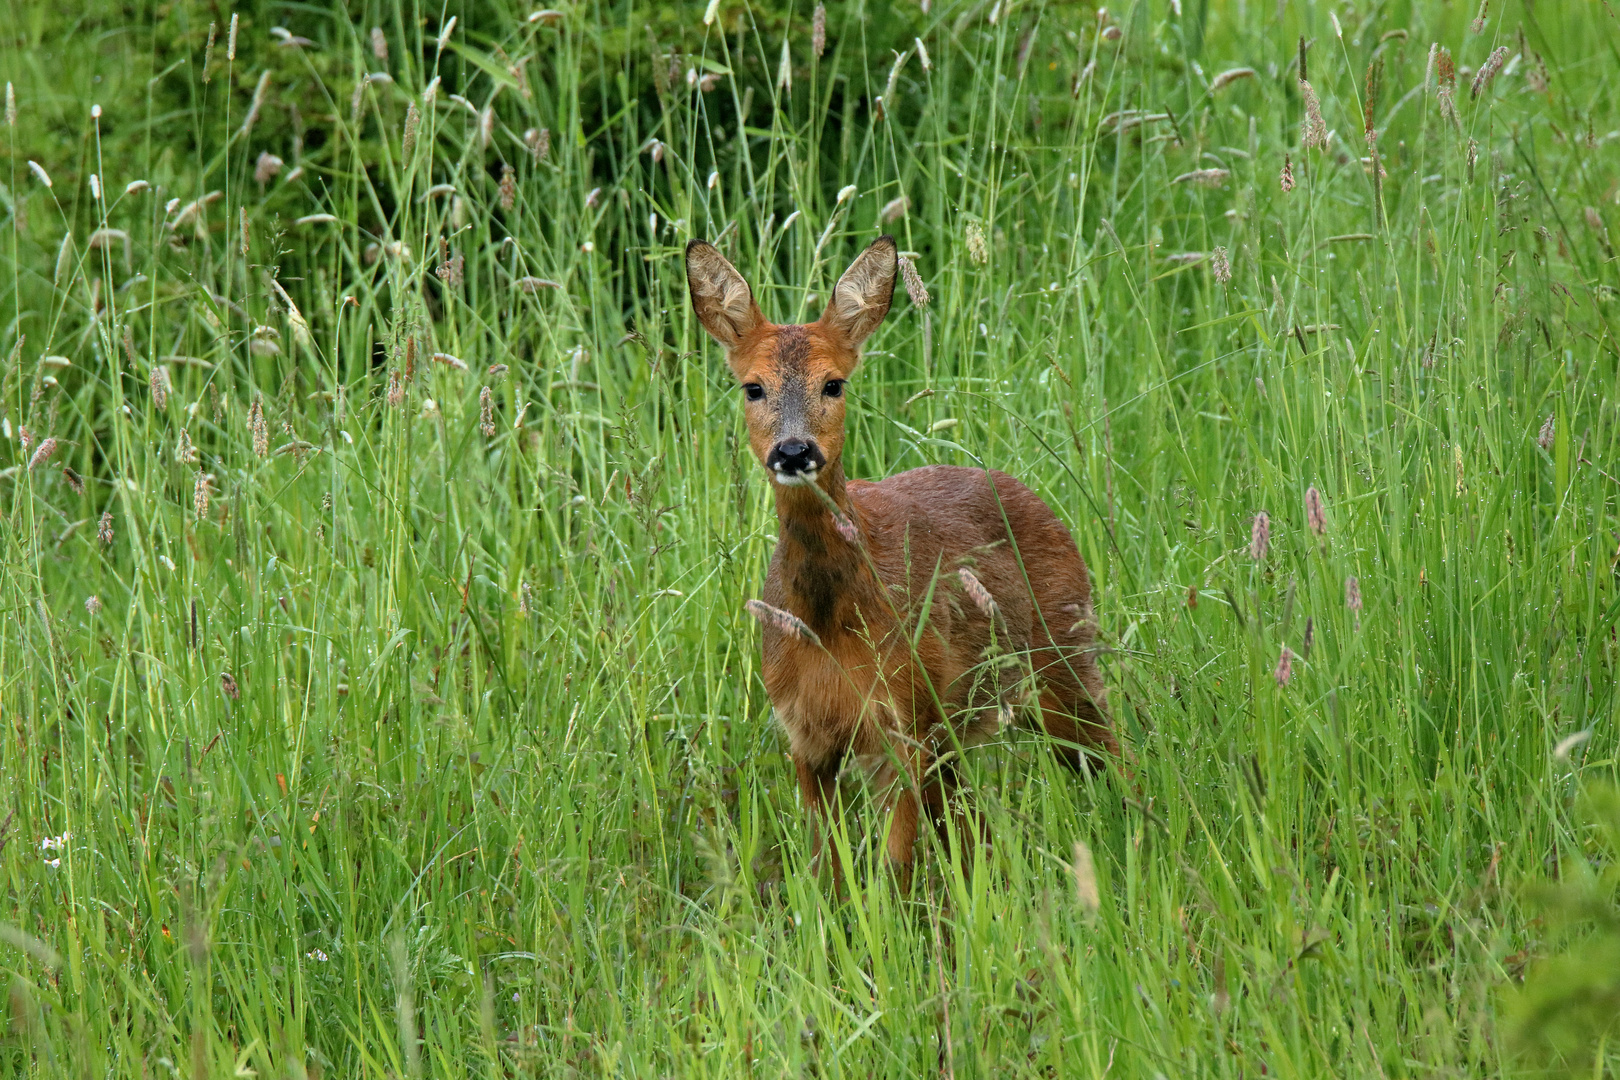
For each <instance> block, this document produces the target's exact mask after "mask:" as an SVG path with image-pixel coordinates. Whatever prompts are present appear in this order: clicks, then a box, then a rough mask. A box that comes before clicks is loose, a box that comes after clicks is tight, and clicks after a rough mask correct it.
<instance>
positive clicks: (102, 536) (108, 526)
mask: <svg viewBox="0 0 1620 1080" xmlns="http://www.w3.org/2000/svg"><path fill="white" fill-rule="evenodd" d="M96 539H97V540H100V541H101V542H102V543H103V544H110V543H112V542H113V527H112V511H110V510H104V511H102V514H101V523H100V524H99V525H97V526H96Z"/></svg>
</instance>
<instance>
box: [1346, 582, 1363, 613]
mask: <svg viewBox="0 0 1620 1080" xmlns="http://www.w3.org/2000/svg"><path fill="white" fill-rule="evenodd" d="M1344 606H1345V607H1347V608H1349V609H1350V610H1351V612H1352V613H1354V614H1356V615H1360V614H1361V579H1360V578H1358V577H1356V575H1354V574H1351V575H1350V576H1349V577H1347V578H1345V579H1344Z"/></svg>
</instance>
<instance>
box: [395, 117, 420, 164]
mask: <svg viewBox="0 0 1620 1080" xmlns="http://www.w3.org/2000/svg"><path fill="white" fill-rule="evenodd" d="M421 123H422V114H421V113H420V112H419V111H417V108H416V102H414V101H413V102H411V103H410V105H408V106H407V107H406V109H405V138H404V140H403V141H402V142H401V143H400V148H399V156H400V160H401V161H403V162H405V163H406V164H409V163H410V160H411V155H412V154H413V153H415V151H416V129H417V128H418V127H419V126H420V125H421Z"/></svg>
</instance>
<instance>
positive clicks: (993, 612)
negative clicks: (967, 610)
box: [956, 566, 1001, 619]
mask: <svg viewBox="0 0 1620 1080" xmlns="http://www.w3.org/2000/svg"><path fill="white" fill-rule="evenodd" d="M956 576H957V577H959V578H961V579H962V591H963V592H965V593H966V594H967V598H968V599H969V600H971V601H973V606H974V607H976V608H978V609H979V612H980V614H982V615H983V616H984V617H985V618H987V619H994V618H995V617H996V616H997V615H998V614H999V613H1000V612H1001V609H1000V608H999V607H997V606H996V599H995V597H993V596H991V595H990V590H989V589H987V588H985V587H984V582H982V581H980V580H979V578H978V576H977V575H976V574H974V573H973V571H972V570H969V569H968V568H967V567H965V566H963V567H960V568H958V569H957V571H956Z"/></svg>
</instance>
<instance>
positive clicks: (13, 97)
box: [6, 79, 17, 127]
mask: <svg viewBox="0 0 1620 1080" xmlns="http://www.w3.org/2000/svg"><path fill="white" fill-rule="evenodd" d="M16 126H17V91H16V90H15V89H13V88H12V85H11V80H9V79H8V80H6V127H16Z"/></svg>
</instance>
